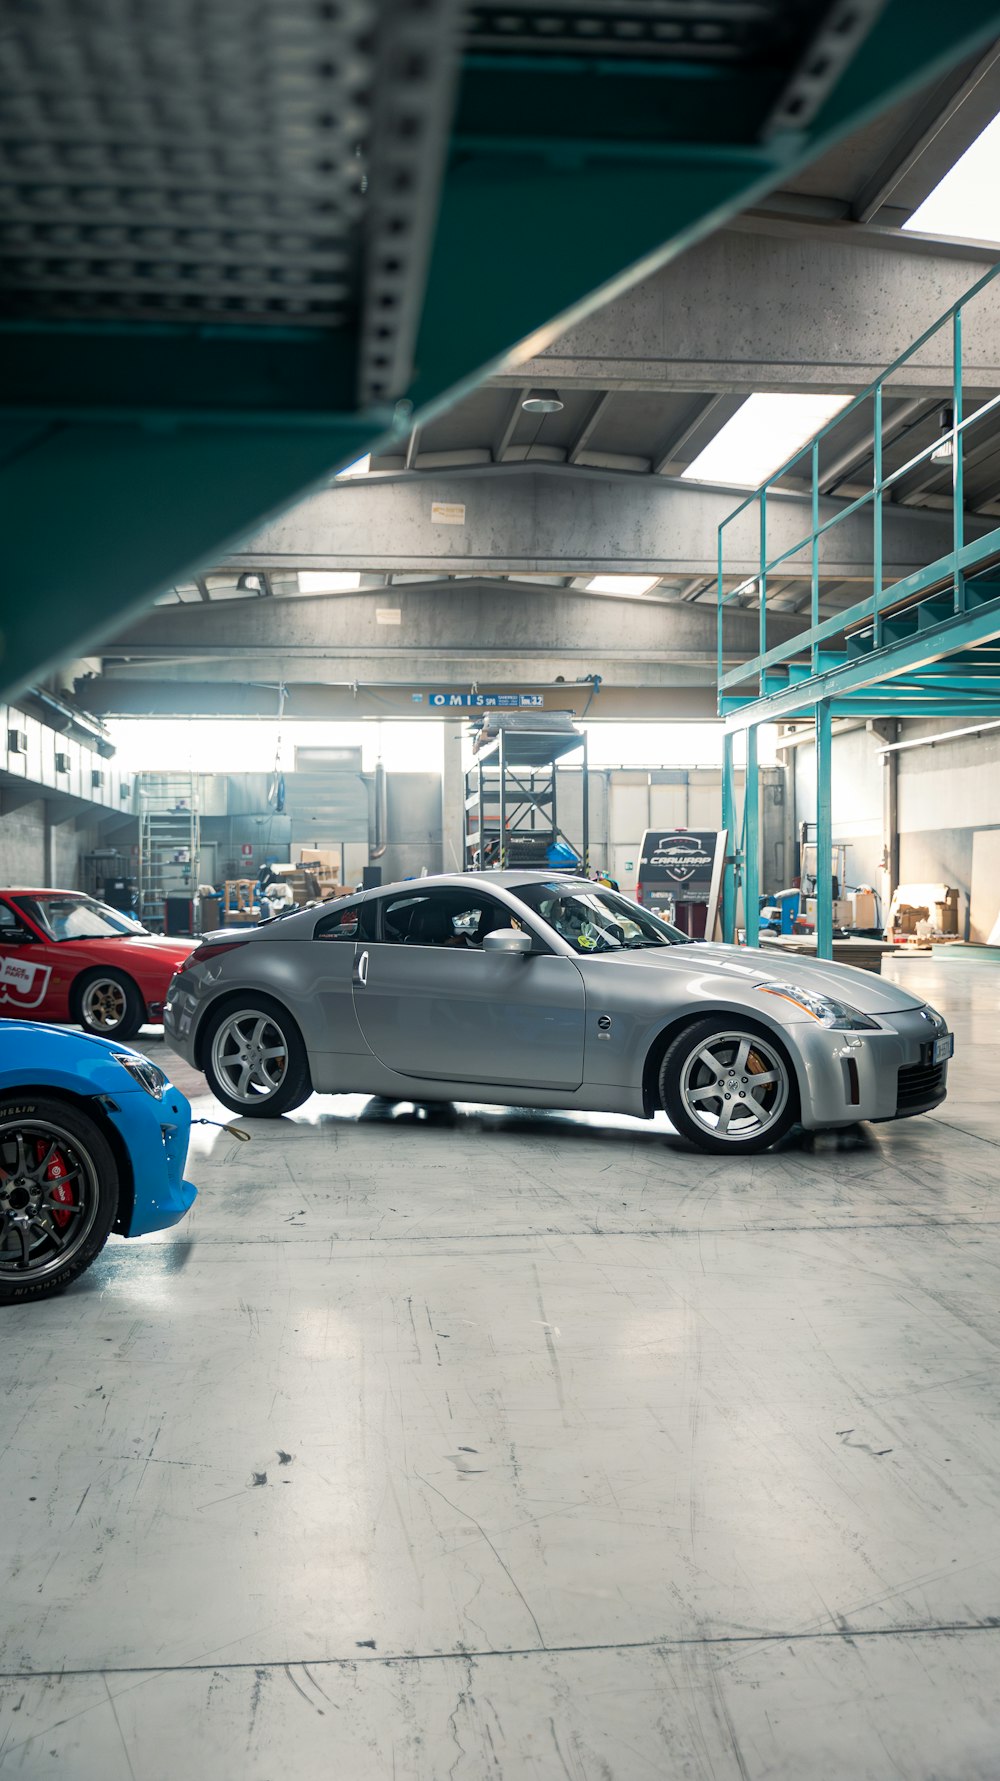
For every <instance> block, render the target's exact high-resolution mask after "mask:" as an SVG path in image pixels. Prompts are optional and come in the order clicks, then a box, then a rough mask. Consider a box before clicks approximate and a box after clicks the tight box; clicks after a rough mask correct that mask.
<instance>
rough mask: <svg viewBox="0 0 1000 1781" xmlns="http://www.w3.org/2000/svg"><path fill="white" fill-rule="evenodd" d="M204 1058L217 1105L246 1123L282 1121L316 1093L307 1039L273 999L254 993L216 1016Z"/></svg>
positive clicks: (207, 1034) (207, 1036)
mask: <svg viewBox="0 0 1000 1781" xmlns="http://www.w3.org/2000/svg"><path fill="white" fill-rule="evenodd" d="M202 1058H203V1060H204V1062H203V1068H204V1072H205V1078H206V1081H207V1082H208V1086H209V1088H210V1089H211V1091H212V1093H213V1095H214V1096H215V1098H216V1100H217V1101H221V1102H222V1105H223V1106H224V1107H228V1108H229V1110H230V1112H231V1113H241V1114H242V1115H243V1116H244V1118H245V1119H278V1118H280V1116H281V1114H283V1113H291V1111H292V1109H293V1108H295V1107H301V1105H302V1103H303V1101H307V1100H308V1099H309V1096H310V1095H311V1094H312V1092H313V1090H312V1079H311V1077H310V1075H309V1059H308V1056H307V1055H306V1048H305V1045H304V1044H303V1041H302V1035H301V1033H300V1032H299V1029H298V1027H297V1026H296V1024H295V1022H294V1020H293V1019H292V1017H291V1015H290V1014H289V1013H288V1011H287V1009H285V1008H282V1007H281V1005H280V1003H278V1002H272V1000H271V998H270V996H258V995H255V994H253V993H252V992H251V993H249V994H247V995H245V996H240V997H238V998H237V999H235V1000H233V1001H230V1002H227V1003H226V1005H225V1006H224V1007H223V1008H220V1009H219V1011H218V1013H217V1014H214V1015H210V1016H209V1020H208V1024H207V1026H206V1028H205V1037H204V1040H203V1042H202Z"/></svg>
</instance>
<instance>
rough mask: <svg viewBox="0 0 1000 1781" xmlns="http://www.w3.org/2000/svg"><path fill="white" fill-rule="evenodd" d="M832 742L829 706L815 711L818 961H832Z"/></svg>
mask: <svg viewBox="0 0 1000 1781" xmlns="http://www.w3.org/2000/svg"><path fill="white" fill-rule="evenodd" d="M832 777H833V738H832V731H831V728H830V705H829V701H828V700H826V699H821V700H820V702H819V704H818V705H817V707H816V957H817V958H818V959H832V957H833V876H832V872H833V803H832V792H831V784H832Z"/></svg>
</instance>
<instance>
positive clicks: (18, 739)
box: [7, 730, 28, 754]
mask: <svg viewBox="0 0 1000 1781" xmlns="http://www.w3.org/2000/svg"><path fill="white" fill-rule="evenodd" d="M27 752H28V732H27V731H26V730H8V731H7V753H8V754H27Z"/></svg>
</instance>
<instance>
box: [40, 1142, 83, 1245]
mask: <svg viewBox="0 0 1000 1781" xmlns="http://www.w3.org/2000/svg"><path fill="white" fill-rule="evenodd" d="M37 1143H38V1161H39V1162H41V1160H42V1158H43V1157H44V1155H45V1152H46V1151H47V1150H48V1145H47V1144H46V1142H45V1139H44V1138H39V1139H38V1140H37ZM66 1172H67V1171H66V1161H65V1158H64V1156H63V1154H62V1151H61V1150H57V1151H56V1153H55V1155H54V1157H53V1158H52V1161H51V1162H50V1164H49V1166H48V1168H47V1169H46V1171H45V1179H46V1181H54V1182H56V1183H57V1186H55V1187H53V1189H52V1198H53V1199H54V1200H58V1201H59V1203H60V1204H61V1205H63V1206H72V1205H73V1203H74V1202H73V1189H72V1188H71V1187H70V1184H69V1182H68V1181H64V1180H63V1176H64V1175H65V1174H66ZM71 1216H72V1214H71V1213H69V1212H53V1214H52V1223H53V1224H54V1225H55V1227H56V1229H57V1230H59V1231H64V1230H65V1229H66V1226H67V1225H68V1224H69V1221H70V1218H71Z"/></svg>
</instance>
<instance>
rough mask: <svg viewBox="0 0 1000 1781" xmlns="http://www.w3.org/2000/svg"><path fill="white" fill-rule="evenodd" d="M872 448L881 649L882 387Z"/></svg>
mask: <svg viewBox="0 0 1000 1781" xmlns="http://www.w3.org/2000/svg"><path fill="white" fill-rule="evenodd" d="M873 438H874V446H873V451H872V489H873V491H874V493H873V496H872V602H873V606H874V617H875V648H876V649H881V647H882V642H883V635H882V592H883V589H882V581H883V562H882V520H883V512H882V385H881V384H879V385H878V387H877V389H876V391H875V421H874V434H873Z"/></svg>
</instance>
